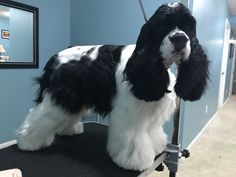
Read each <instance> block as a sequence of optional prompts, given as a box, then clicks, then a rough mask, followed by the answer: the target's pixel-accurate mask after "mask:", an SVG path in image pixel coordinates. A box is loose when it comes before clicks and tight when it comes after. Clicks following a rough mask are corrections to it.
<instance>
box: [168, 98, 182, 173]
mask: <svg viewBox="0 0 236 177" xmlns="http://www.w3.org/2000/svg"><path fill="white" fill-rule="evenodd" d="M180 104H181V100H180V98H179V97H176V109H175V113H174V123H173V135H172V144H174V145H178V144H179V124H180ZM175 176H176V172H175V171H170V173H169V177H175Z"/></svg>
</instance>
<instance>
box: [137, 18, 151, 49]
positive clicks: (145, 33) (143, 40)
mask: <svg viewBox="0 0 236 177" xmlns="http://www.w3.org/2000/svg"><path fill="white" fill-rule="evenodd" d="M150 30H151V29H150V22H146V23H145V24H144V25H143V26H142V28H141V31H140V33H139V36H138V40H137V42H136V48H135V51H140V50H141V49H144V48H145V47H146V46H147V45H148V42H149V41H150V35H151V33H150Z"/></svg>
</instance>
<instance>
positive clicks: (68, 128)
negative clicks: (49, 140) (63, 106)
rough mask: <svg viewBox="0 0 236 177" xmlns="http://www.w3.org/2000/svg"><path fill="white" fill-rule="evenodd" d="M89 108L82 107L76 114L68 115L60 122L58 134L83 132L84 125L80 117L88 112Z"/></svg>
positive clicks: (70, 134)
mask: <svg viewBox="0 0 236 177" xmlns="http://www.w3.org/2000/svg"><path fill="white" fill-rule="evenodd" d="M89 112H90V111H89V110H87V109H84V110H81V112H80V113H79V114H78V115H77V114H76V115H74V116H70V117H68V119H66V120H65V122H63V123H62V124H61V127H60V128H59V129H58V131H57V134H58V135H62V136H63V135H69V136H72V135H77V134H81V133H83V132H84V126H83V123H82V122H81V118H82V117H85V116H86V115H87V114H89Z"/></svg>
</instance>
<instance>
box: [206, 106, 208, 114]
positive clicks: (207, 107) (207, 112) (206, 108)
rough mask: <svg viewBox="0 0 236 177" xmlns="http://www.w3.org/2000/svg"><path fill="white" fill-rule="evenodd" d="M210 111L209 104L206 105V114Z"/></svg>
mask: <svg viewBox="0 0 236 177" xmlns="http://www.w3.org/2000/svg"><path fill="white" fill-rule="evenodd" d="M207 113H208V105H206V109H205V114H207Z"/></svg>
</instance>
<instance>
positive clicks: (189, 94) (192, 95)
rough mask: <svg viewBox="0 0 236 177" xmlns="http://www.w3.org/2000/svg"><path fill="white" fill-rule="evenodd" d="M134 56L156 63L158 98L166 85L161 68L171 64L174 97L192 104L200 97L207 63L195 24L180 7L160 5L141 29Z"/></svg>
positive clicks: (179, 5) (181, 6)
mask: <svg viewBox="0 0 236 177" xmlns="http://www.w3.org/2000/svg"><path fill="white" fill-rule="evenodd" d="M134 53H136V54H142V53H146V54H143V55H144V56H145V55H146V56H145V57H146V58H147V57H150V56H151V57H152V58H155V60H158V61H156V62H155V63H159V64H158V65H156V66H158V67H159V69H157V71H158V72H156V73H159V76H156V77H159V78H156V80H157V81H159V83H158V82H156V83H155V84H158V85H165V88H163V89H159V91H158V92H159V93H158V94H159V95H160V96H161V95H163V94H164V93H165V92H166V90H167V88H166V87H167V86H168V83H169V79H168V78H167V71H165V70H163V68H165V69H167V68H169V67H170V65H171V64H172V63H174V62H175V63H176V64H177V65H178V76H177V82H176V85H175V92H176V94H177V95H178V96H179V97H181V98H183V99H184V100H190V101H194V100H198V99H199V98H200V97H201V96H202V94H203V93H204V91H205V88H206V85H207V78H208V63H209V61H208V60H207V56H206V55H205V53H204V51H203V49H202V47H201V45H200V44H199V42H198V39H197V36H196V20H195V18H194V17H193V16H192V14H191V12H190V11H189V9H188V8H186V7H185V6H184V5H183V4H181V3H169V4H163V5H161V6H160V7H159V8H158V9H157V11H156V12H155V13H154V15H153V16H152V17H151V18H150V19H149V20H148V21H147V22H146V23H145V24H144V25H143V26H142V29H141V32H140V34H139V37H138V40H137V43H136V48H135V51H134ZM145 57H143V58H145ZM151 57H150V58H151ZM149 60H150V59H149ZM130 63H131V62H130ZM160 68H161V69H160ZM163 75H164V76H165V79H163ZM134 77H135V76H134ZM142 77H143V76H142ZM137 80H138V79H137ZM156 90H157V89H156ZM156 92H157V91H156ZM158 94H156V95H158Z"/></svg>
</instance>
